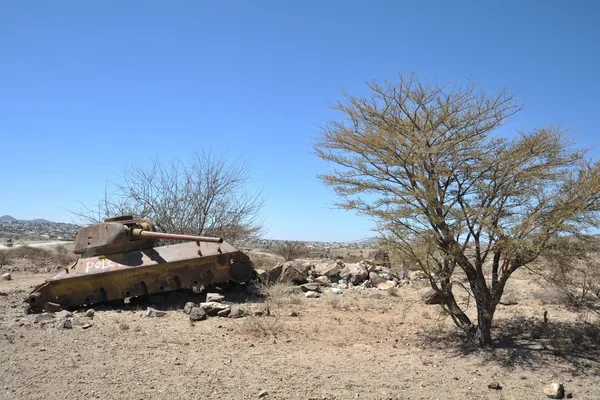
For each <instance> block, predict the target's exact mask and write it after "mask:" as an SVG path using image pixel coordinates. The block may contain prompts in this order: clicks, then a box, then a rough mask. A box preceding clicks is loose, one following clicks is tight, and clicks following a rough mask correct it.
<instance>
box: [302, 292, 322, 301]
mask: <svg viewBox="0 0 600 400" xmlns="http://www.w3.org/2000/svg"><path fill="white" fill-rule="evenodd" d="M304 296H305V297H307V298H309V299H315V298H317V297H319V296H320V294H319V293H318V292H314V291H312V290H311V291H308V292H306V293H304Z"/></svg>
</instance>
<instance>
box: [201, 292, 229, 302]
mask: <svg viewBox="0 0 600 400" xmlns="http://www.w3.org/2000/svg"><path fill="white" fill-rule="evenodd" d="M223 300H225V296H223V295H222V294H219V293H206V301H207V302H211V301H216V302H217V303H222V302H223Z"/></svg>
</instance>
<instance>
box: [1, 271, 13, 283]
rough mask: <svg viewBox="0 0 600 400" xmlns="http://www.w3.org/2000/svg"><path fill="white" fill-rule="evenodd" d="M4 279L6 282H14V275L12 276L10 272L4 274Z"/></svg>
mask: <svg viewBox="0 0 600 400" xmlns="http://www.w3.org/2000/svg"><path fill="white" fill-rule="evenodd" d="M2 279H4V280H5V281H10V280H12V275H11V274H10V272H7V273H5V274H2Z"/></svg>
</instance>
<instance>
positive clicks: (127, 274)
mask: <svg viewBox="0 0 600 400" xmlns="http://www.w3.org/2000/svg"><path fill="white" fill-rule="evenodd" d="M157 239H168V240H170V241H183V242H184V243H177V244H168V245H163V246H156V240H157ZM74 252H75V254H78V255H79V256H80V258H79V259H78V260H77V261H76V262H75V263H74V264H73V265H72V266H70V267H69V268H65V269H64V270H63V271H62V272H60V273H59V274H57V275H56V276H54V277H53V278H51V279H49V280H47V281H46V282H44V283H43V284H41V285H39V286H37V287H36V288H35V289H34V290H33V291H32V292H31V293H30V294H29V296H28V297H27V299H26V300H25V301H26V303H27V304H28V308H29V311H31V312H41V311H50V312H51V311H58V310H60V309H70V308H76V307H79V306H86V305H92V304H96V303H105V302H110V301H113V300H121V299H125V298H130V297H135V296H142V295H147V294H155V293H161V292H167V291H171V290H177V289H186V288H187V289H192V288H195V287H200V286H202V285H210V284H218V283H225V282H229V281H233V282H236V283H243V282H246V281H248V280H249V279H250V278H251V277H252V274H253V272H254V269H253V267H252V263H251V262H250V259H249V257H248V256H247V255H246V254H244V253H242V252H241V251H239V250H237V249H236V248H235V247H233V246H232V245H231V244H229V243H227V242H225V241H224V240H223V239H221V238H215V237H204V236H193V235H179V234H169V233H161V232H157V231H156V229H155V228H154V226H153V224H152V222H151V221H149V220H144V219H134V218H133V217H132V216H122V217H115V218H109V219H106V220H105V221H104V222H103V223H99V224H93V225H86V226H83V227H81V228H80V229H79V231H77V233H76V235H75V250H74Z"/></svg>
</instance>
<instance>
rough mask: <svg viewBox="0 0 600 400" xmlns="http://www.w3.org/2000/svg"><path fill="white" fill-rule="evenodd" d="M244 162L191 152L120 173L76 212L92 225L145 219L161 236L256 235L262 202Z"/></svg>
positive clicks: (237, 237)
mask: <svg viewBox="0 0 600 400" xmlns="http://www.w3.org/2000/svg"><path fill="white" fill-rule="evenodd" d="M248 167H249V166H248V163H247V161H245V160H242V159H235V160H233V161H228V160H227V159H226V158H225V157H224V156H220V157H215V156H214V155H213V154H211V153H210V152H205V151H196V152H194V153H193V154H192V156H191V158H190V160H189V161H185V162H184V161H182V160H179V159H176V160H173V161H170V162H168V163H164V162H162V161H160V160H158V159H155V160H153V161H152V162H151V163H150V164H147V165H141V166H132V167H128V168H126V169H125V171H124V174H123V177H122V181H121V182H120V183H117V184H115V185H114V188H111V190H110V191H109V190H108V189H106V190H105V195H104V198H103V199H101V200H100V201H99V202H98V204H97V205H95V206H93V207H90V206H84V209H83V211H80V212H78V213H76V214H77V215H78V216H79V217H82V218H83V219H84V220H86V221H88V222H91V223H97V222H100V221H103V220H104V219H105V218H107V217H114V216H118V215H134V216H136V217H139V218H147V219H150V220H152V221H153V222H154V225H155V226H156V228H157V229H158V230H159V231H162V232H177V233H184V234H191V235H208V236H218V237H223V238H225V239H227V240H229V241H231V242H237V241H240V240H244V239H247V238H249V237H251V236H256V235H259V234H260V233H261V231H262V221H261V219H260V212H261V210H262V206H263V200H262V198H261V195H260V193H259V192H255V193H251V192H250V191H249V190H248V189H247V184H248V183H249V174H248Z"/></svg>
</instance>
